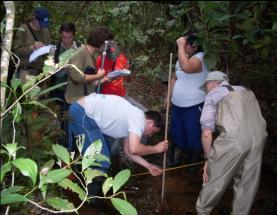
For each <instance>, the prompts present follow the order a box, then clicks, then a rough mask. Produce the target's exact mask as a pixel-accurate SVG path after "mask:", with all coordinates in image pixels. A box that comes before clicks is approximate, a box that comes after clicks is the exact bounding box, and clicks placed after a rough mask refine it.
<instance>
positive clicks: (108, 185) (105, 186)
mask: <svg viewBox="0 0 277 215" xmlns="http://www.w3.org/2000/svg"><path fill="white" fill-rule="evenodd" d="M112 186H113V178H112V177H109V178H107V179H106V181H105V182H104V184H103V186H102V191H103V193H104V196H106V194H107V192H108V191H109V190H110V189H111V187H112Z"/></svg>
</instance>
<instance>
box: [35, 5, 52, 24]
mask: <svg viewBox="0 0 277 215" xmlns="http://www.w3.org/2000/svg"><path fill="white" fill-rule="evenodd" d="M34 16H35V17H36V19H37V20H38V23H39V26H40V27H41V28H48V27H49V16H50V14H49V12H48V10H47V9H46V8H43V7H39V8H36V9H35V11H34Z"/></svg>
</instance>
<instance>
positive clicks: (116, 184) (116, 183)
mask: <svg viewBox="0 0 277 215" xmlns="http://www.w3.org/2000/svg"><path fill="white" fill-rule="evenodd" d="M130 175H131V172H130V170H128V169H125V170H122V171H120V172H119V173H117V174H116V176H115V177H114V180H113V193H116V192H117V191H118V190H119V189H120V188H121V186H122V185H123V184H125V183H126V181H128V179H129V178H130Z"/></svg>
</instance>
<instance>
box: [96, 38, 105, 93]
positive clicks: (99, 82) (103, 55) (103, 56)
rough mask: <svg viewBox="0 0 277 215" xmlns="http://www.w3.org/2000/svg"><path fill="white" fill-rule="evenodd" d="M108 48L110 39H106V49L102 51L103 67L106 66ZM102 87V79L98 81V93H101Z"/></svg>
mask: <svg viewBox="0 0 277 215" xmlns="http://www.w3.org/2000/svg"><path fill="white" fill-rule="evenodd" d="M107 48H108V41H107V40H105V48H104V51H103V53H102V62H101V69H103V68H104V63H105V57H106V54H107ZM100 87H101V79H100V80H99V81H98V87H97V94H98V93H100Z"/></svg>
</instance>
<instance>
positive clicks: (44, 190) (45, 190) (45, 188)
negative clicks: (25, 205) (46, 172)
mask: <svg viewBox="0 0 277 215" xmlns="http://www.w3.org/2000/svg"><path fill="white" fill-rule="evenodd" d="M47 187H48V186H47V184H44V185H42V186H41V188H40V190H41V193H42V196H43V198H44V199H45V197H46V192H47Z"/></svg>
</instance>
